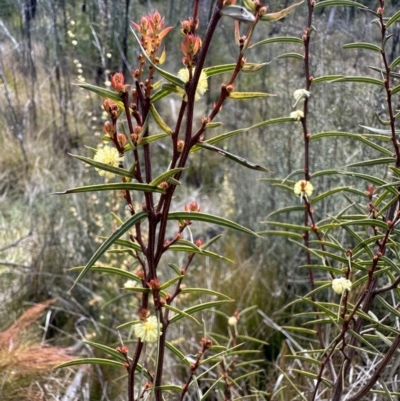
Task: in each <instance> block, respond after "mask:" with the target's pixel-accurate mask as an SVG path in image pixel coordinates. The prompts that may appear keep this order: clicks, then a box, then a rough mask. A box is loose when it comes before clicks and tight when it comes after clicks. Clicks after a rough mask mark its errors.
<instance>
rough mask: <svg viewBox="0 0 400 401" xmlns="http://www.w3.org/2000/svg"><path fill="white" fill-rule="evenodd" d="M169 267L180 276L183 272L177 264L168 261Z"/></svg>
mask: <svg viewBox="0 0 400 401" xmlns="http://www.w3.org/2000/svg"><path fill="white" fill-rule="evenodd" d="M168 267H170V268H171V269H172V270H173V271H174V272H175V274H177V275H178V276H180V275H181V274H182V272H181V269H180V268H179V267H178V266H177V265H176V264H174V263H168Z"/></svg>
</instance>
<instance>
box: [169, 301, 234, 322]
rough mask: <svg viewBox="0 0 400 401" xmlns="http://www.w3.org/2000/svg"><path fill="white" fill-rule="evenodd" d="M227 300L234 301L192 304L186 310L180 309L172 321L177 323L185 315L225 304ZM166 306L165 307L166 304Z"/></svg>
mask: <svg viewBox="0 0 400 401" xmlns="http://www.w3.org/2000/svg"><path fill="white" fill-rule="evenodd" d="M227 302H232V301H230V300H222V301H211V302H204V303H201V304H199V305H195V306H192V307H190V308H187V309H185V310H183V311H179V314H176V315H175V316H174V317H173V318H172V319H171V320H170V323H175V322H177V321H178V320H180V319H182V318H183V317H184V316H185V317H188V316H187V315H192V314H193V313H196V312H200V311H202V310H204V309H210V308H213V307H217V306H221V305H222V304H225V303H227ZM169 306H170V305H169ZM164 307H165V305H164ZM191 317H192V318H193V316H191ZM193 319H194V318H193ZM195 321H196V322H197V320H196V319H195ZM199 324H200V323H199Z"/></svg>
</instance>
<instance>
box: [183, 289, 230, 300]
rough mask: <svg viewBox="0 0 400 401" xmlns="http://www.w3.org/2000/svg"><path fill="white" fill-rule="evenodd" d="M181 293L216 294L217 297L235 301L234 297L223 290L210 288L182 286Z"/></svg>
mask: <svg viewBox="0 0 400 401" xmlns="http://www.w3.org/2000/svg"><path fill="white" fill-rule="evenodd" d="M180 293H181V294H207V295H214V296H216V297H220V298H224V299H227V300H228V301H233V299H232V298H230V297H228V296H227V295H225V294H222V292H218V291H213V290H209V289H208V288H186V287H185V288H182V289H181V291H180Z"/></svg>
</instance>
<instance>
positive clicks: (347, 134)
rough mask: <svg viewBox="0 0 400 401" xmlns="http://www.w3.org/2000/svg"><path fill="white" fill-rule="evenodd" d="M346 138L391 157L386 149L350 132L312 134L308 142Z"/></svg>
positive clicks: (390, 153)
mask: <svg viewBox="0 0 400 401" xmlns="http://www.w3.org/2000/svg"><path fill="white" fill-rule="evenodd" d="M342 136H343V137H347V138H354V139H356V140H357V141H360V142H363V143H364V144H366V145H368V146H369V147H371V148H373V149H375V150H377V151H378V152H380V153H382V154H385V155H387V156H392V152H391V151H390V150H388V149H385V148H383V147H382V146H379V145H377V144H376V143H373V142H371V141H369V140H368V139H367V138H365V137H364V136H363V135H362V134H353V133H350V132H340V131H328V132H320V133H318V134H314V135H312V136H311V138H310V141H316V140H318V139H322V138H327V137H342Z"/></svg>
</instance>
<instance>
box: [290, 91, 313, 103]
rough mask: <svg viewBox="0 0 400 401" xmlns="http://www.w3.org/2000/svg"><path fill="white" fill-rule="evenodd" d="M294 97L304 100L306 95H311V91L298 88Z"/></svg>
mask: <svg viewBox="0 0 400 401" xmlns="http://www.w3.org/2000/svg"><path fill="white" fill-rule="evenodd" d="M293 97H294V99H295V100H298V101H300V100H304V99H305V98H306V97H310V92H309V91H307V90H305V89H297V90H295V91H294V92H293Z"/></svg>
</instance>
